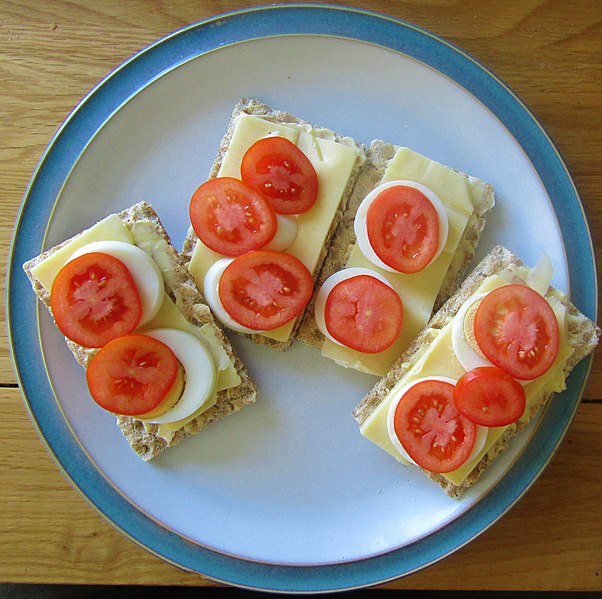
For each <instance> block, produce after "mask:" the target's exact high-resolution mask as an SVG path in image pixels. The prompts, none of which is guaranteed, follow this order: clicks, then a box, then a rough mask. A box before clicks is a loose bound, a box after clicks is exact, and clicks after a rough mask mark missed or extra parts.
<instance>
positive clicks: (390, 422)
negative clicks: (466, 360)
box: [387, 376, 489, 466]
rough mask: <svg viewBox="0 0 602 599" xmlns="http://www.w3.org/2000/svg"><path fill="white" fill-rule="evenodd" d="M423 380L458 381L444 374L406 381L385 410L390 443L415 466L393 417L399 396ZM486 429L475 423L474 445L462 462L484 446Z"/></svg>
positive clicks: (467, 461) (473, 457) (451, 382)
mask: <svg viewBox="0 0 602 599" xmlns="http://www.w3.org/2000/svg"><path fill="white" fill-rule="evenodd" d="M425 380H435V381H443V382H444V383H450V384H451V385H455V384H456V383H457V382H458V381H456V380H455V379H452V378H449V377H445V376H431V377H424V378H421V379H417V380H415V381H412V382H411V383H408V384H407V385H406V386H405V387H402V389H401V390H400V391H399V393H398V394H397V399H396V400H395V401H392V402H391V405H390V406H389V411H388V412H387V432H388V433H389V439H390V440H391V443H393V446H394V447H395V449H396V450H397V451H398V452H399V455H400V456H401V457H402V458H403V460H405V461H406V462H409V463H410V464H414V465H415V466H417V464H416V462H415V461H414V460H413V459H412V458H411V457H410V455H409V454H408V452H407V451H406V450H405V448H404V446H403V445H402V444H401V441H400V440H399V437H398V436H397V435H396V434H395V425H394V418H395V410H396V409H397V404H398V403H399V402H400V400H401V398H402V397H403V396H404V395H405V394H406V392H407V391H408V390H409V389H411V388H412V387H413V386H414V385H416V384H417V383H420V382H421V381H425ZM488 431H489V429H488V428H487V427H486V426H480V425H478V424H477V428H476V436H475V441H474V446H473V448H472V451H471V452H470V455H469V456H468V458H467V459H466V461H465V462H464V463H465V464H468V463H469V462H470V461H471V460H474V459H475V458H476V457H477V456H478V455H479V453H480V452H481V451H482V449H483V447H485V443H486V441H487V433H488Z"/></svg>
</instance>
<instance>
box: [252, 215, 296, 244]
mask: <svg viewBox="0 0 602 599" xmlns="http://www.w3.org/2000/svg"><path fill="white" fill-rule="evenodd" d="M276 219H277V220H278V229H276V235H274V238H273V239H272V241H270V242H269V243H267V244H266V245H264V246H263V247H262V248H261V249H262V250H272V251H274V252H284V251H285V250H286V249H288V248H289V247H290V246H291V245H292V243H293V241H295V239H296V238H297V233H298V232H299V223H298V221H297V217H296V216H295V215H294V214H276Z"/></svg>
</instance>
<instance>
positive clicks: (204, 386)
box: [141, 329, 217, 424]
mask: <svg viewBox="0 0 602 599" xmlns="http://www.w3.org/2000/svg"><path fill="white" fill-rule="evenodd" d="M144 334H145V335H148V336H149V337H154V338H155V339H158V340H159V341H162V342H163V343H165V345H167V346H168V347H169V348H170V349H171V351H173V353H174V354H175V356H176V358H177V359H178V360H179V362H180V364H181V365H182V367H183V368H184V376H185V383H184V391H183V392H182V395H181V397H180V400H179V401H178V402H177V403H176V404H175V406H174V407H173V408H171V409H170V410H168V411H167V412H165V414H162V415H161V416H157V417H156V418H149V419H141V420H142V421H143V422H147V423H149V424H166V423H169V422H177V421H178V420H183V419H184V418H187V417H188V416H190V415H191V414H193V413H194V412H196V411H197V410H199V409H200V408H201V407H202V406H203V404H204V403H205V402H206V401H207V400H208V399H210V398H211V396H212V392H213V390H214V388H215V383H216V380H217V370H216V367H215V362H214V361H213V357H212V356H211V354H210V353H209V350H208V349H207V348H206V347H205V345H204V344H203V342H202V341H201V340H200V339H198V338H197V337H195V336H194V335H192V334H191V333H187V332H185V331H181V330H179V329H152V330H150V331H145V332H144Z"/></svg>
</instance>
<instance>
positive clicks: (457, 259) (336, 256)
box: [296, 140, 495, 348]
mask: <svg viewBox="0 0 602 599" xmlns="http://www.w3.org/2000/svg"><path fill="white" fill-rule="evenodd" d="M399 149H400V147H399V146H396V145H393V144H391V143H387V142H384V141H382V140H374V141H372V143H371V144H370V147H369V148H368V150H367V152H366V161H365V163H364V165H363V166H362V168H361V170H360V172H359V174H358V177H357V179H356V182H355V185H354V187H353V191H352V193H351V197H350V199H349V202H348V204H347V207H346V209H345V211H344V212H343V216H342V218H341V220H340V223H339V226H338V227H337V229H336V231H335V234H334V236H333V238H332V241H331V243H330V246H329V249H328V254H327V256H326V259H325V260H324V265H323V267H322V270H321V272H320V275H319V277H318V282H317V285H316V289H318V288H319V287H320V285H321V284H322V283H323V282H324V281H325V280H326V279H328V277H330V276H331V275H332V274H333V273H335V272H337V271H339V270H341V269H343V268H344V267H345V264H346V263H347V260H348V258H349V253H350V251H351V248H352V246H353V245H354V244H355V242H356V237H355V231H354V219H355V214H356V212H357V210H358V208H359V205H360V204H361V203H362V200H363V199H364V198H365V197H366V196H367V195H368V194H369V193H370V192H371V191H372V190H373V189H374V188H375V187H377V186H378V185H380V183H381V180H382V178H383V175H384V173H385V170H386V168H387V166H388V164H389V162H390V161H391V160H392V159H393V157H394V156H395V154H396V153H397V151H398V150H399ZM456 172H458V171H456ZM460 174H461V175H462V176H464V177H466V179H467V181H468V182H470V183H471V184H473V185H476V186H477V187H478V188H479V190H480V191H481V193H480V197H479V198H478V200H477V201H476V202H475V207H474V212H473V213H472V215H471V216H470V218H469V219H468V223H467V224H466V228H465V229H464V232H463V234H462V237H461V239H460V241H459V243H458V248H457V251H456V253H455V255H454V258H453V260H452V262H451V264H450V266H449V269H448V271H447V273H446V275H445V279H444V281H443V284H442V286H441V288H440V290H439V293H438V296H437V299H436V300H435V304H434V308H433V311H436V310H437V309H438V308H439V307H440V306H441V305H442V304H443V302H445V300H446V299H447V298H448V297H449V296H450V295H451V294H452V293H453V292H454V291H455V290H456V289H457V287H458V286H459V284H460V281H461V280H462V277H463V275H464V273H465V271H466V269H467V268H468V265H469V264H470V262H471V260H472V259H473V257H474V253H475V250H476V248H477V246H478V243H479V239H480V237H481V233H482V231H483V228H484V227H485V220H486V215H487V212H488V211H489V210H490V209H491V208H492V207H493V205H494V203H495V192H494V189H493V186H492V185H490V184H489V183H486V182H485V181H482V180H480V179H477V178H476V177H472V176H470V175H467V174H465V173H460ZM315 295H316V294H314V297H313V298H312V300H311V301H310V303H309V305H308V307H307V309H306V311H305V314H304V316H303V321H302V323H301V326H300V328H299V331H298V332H297V335H296V339H297V340H299V341H301V342H303V343H306V344H308V345H313V346H315V347H318V348H320V347H322V342H323V341H324V335H323V334H322V333H321V332H320V330H319V329H318V327H317V325H316V321H315V318H314V303H315Z"/></svg>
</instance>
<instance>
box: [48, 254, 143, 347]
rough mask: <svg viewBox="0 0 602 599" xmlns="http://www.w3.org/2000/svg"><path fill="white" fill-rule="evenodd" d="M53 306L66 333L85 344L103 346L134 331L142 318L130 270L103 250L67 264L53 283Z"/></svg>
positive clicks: (85, 345) (59, 325)
mask: <svg viewBox="0 0 602 599" xmlns="http://www.w3.org/2000/svg"><path fill="white" fill-rule="evenodd" d="M50 307H51V309H52V314H53V316H54V319H55V321H56V324H57V326H58V328H59V329H60V330H61V332H62V333H63V335H65V337H67V338H69V339H71V340H72V341H75V343H78V344H79V345H83V346H84V347H102V346H103V345H105V344H106V343H108V342H109V341H110V340H111V339H114V338H115V337H118V336H119V335H127V334H129V333H131V332H132V331H133V330H134V329H135V328H136V327H137V326H138V323H139V322H140V318H141V317H142V302H141V300H140V294H139V293H138V288H137V287H136V283H135V282H134V279H133V277H132V275H131V274H130V271H129V270H128V269H127V267H126V266H125V264H124V263H123V262H121V260H119V259H117V258H115V257H114V256H112V255H110V254H104V253H101V252H91V253H89V254H84V255H82V256H79V257H78V258H74V259H73V260H71V261H69V262H67V264H65V266H63V268H62V269H61V270H60V271H59V273H58V274H57V276H56V278H55V280H54V282H53V284H52V289H51V291H50Z"/></svg>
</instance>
